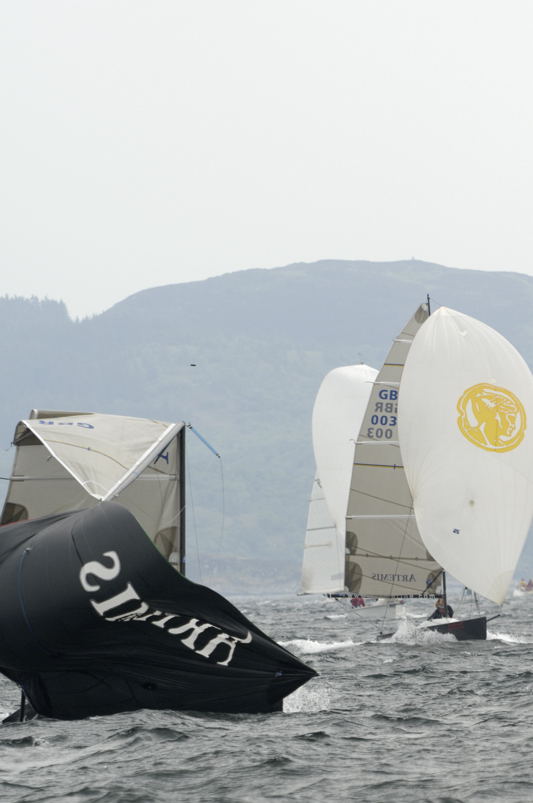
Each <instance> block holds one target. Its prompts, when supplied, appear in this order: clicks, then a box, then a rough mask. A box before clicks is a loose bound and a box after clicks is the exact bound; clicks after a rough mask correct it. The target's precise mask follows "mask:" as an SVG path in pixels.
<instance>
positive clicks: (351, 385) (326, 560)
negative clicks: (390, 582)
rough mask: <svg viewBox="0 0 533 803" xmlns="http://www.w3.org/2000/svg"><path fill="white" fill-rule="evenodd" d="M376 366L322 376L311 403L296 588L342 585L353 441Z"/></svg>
mask: <svg viewBox="0 0 533 803" xmlns="http://www.w3.org/2000/svg"><path fill="white" fill-rule="evenodd" d="M376 374H377V371H376V370H375V369H374V368H370V366H368V365H363V364H361V365H346V366H342V367H340V368H335V369H334V370H333V371H330V372H329V373H328V374H327V375H326V376H325V377H324V379H323V381H322V384H321V385H320V388H319V390H318V393H317V397H316V399H315V404H314V407H313V418H312V434H313V450H314V454H315V462H316V474H315V479H314V482H313V488H312V492H311V499H310V502H309V512H308V518H307V530H306V537H305V546H304V557H303V571H302V591H303V592H305V593H309V594H312V593H322V594H327V593H335V592H338V591H343V590H344V549H345V543H344V542H345V521H346V519H345V516H346V506H347V503H348V491H349V487H350V476H351V472H352V464H353V453H354V444H355V439H356V438H357V434H358V432H359V428H360V426H361V421H362V418H363V415H364V412H365V409H366V406H367V403H368V397H369V394H370V391H371V388H372V382H373V381H374V379H375V377H376Z"/></svg>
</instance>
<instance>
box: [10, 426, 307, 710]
mask: <svg viewBox="0 0 533 803" xmlns="http://www.w3.org/2000/svg"><path fill="white" fill-rule="evenodd" d="M111 419H112V420H111ZM152 424H156V427H155V429H153V428H152V427H151V425H152ZM185 429H186V427H185V425H183V424H170V425H169V424H164V423H162V422H146V421H144V420H143V419H126V420H122V418H121V417H120V416H100V415H97V414H93V415H91V414H81V415H77V414H67V413H65V414H59V415H58V414H55V415H54V414H50V413H48V414H47V415H45V416H43V415H39V413H38V411H36V414H35V418H32V419H28V420H27V421H24V422H21V423H20V424H19V425H18V427H17V432H16V438H15V442H16V443H17V454H16V457H15V467H14V471H13V476H12V478H11V483H10V488H9V491H8V497H7V501H6V504H5V506H4V511H3V521H4V522H5V521H6V520H8V519H10V520H11V521H12V523H10V524H6V526H3V527H2V528H1V529H0V626H1V629H2V641H1V643H0V667H1V669H0V671H2V672H3V674H5V675H6V676H7V677H9V678H10V679H11V680H13V681H15V682H16V683H18V684H19V685H20V686H21V688H22V689H23V691H24V693H25V695H26V696H27V698H28V700H29V702H30V703H31V706H32V708H33V710H34V711H35V712H37V713H38V714H41V715H44V716H49V717H55V718H59V719H75V718H80V717H86V716H93V715H98V714H113V713H117V712H121V711H130V710H134V709H138V708H155V709H164V708H170V709H176V710H197V711H218V712H267V711H275V710H280V709H281V704H282V700H283V698H284V697H285V696H286V695H287V694H290V693H291V692H292V691H294V690H295V689H297V688H298V687H299V686H301V685H302V684H303V683H305V682H306V681H307V680H309V679H310V678H311V677H313V676H314V675H315V672H314V671H313V670H312V669H310V668H309V667H307V666H306V665H305V664H303V663H302V662H301V661H299V660H298V659H297V658H295V657H294V656H293V655H291V654H290V653H289V652H288V651H287V650H285V649H284V648H283V647H281V646H279V645H278V644H276V643H275V642H274V641H272V639H270V638H269V637H268V636H266V635H265V634H264V633H262V632H261V630H260V629H259V628H257V627H256V626H255V625H253V624H252V623H251V622H249V621H248V620H247V619H246V617H245V616H243V614H241V613H240V612H239V611H238V610H237V609H236V608H235V607H234V606H233V605H231V603H229V602H228V601H227V600H225V599H224V598H223V597H222V596H220V595H219V594H217V593H216V592H214V591H212V590H210V589H208V588H206V587H204V586H200V585H197V584H195V583H192V582H191V581H189V580H187V579H185V577H184V576H183V575H182V574H181V573H179V572H178V571H176V569H175V568H174V567H175V566H180V565H182V566H183V553H184V548H185V529H184V525H185V517H184V506H185V496H184V448H185V447H184V434H185ZM136 431H137V437H135V433H136ZM106 433H107V434H106ZM111 433H114V434H111ZM92 436H94V437H92ZM32 455H34V459H33V458H32ZM132 486H135V487H134V488H132ZM112 498H116V499H118V500H119V502H120V504H117V503H116V502H111V501H108V500H110V499H112ZM127 507H129V508H130V510H128V509H127ZM43 509H44V510H43ZM43 513H44V514H47V515H44V516H43ZM30 516H31V518H30V520H27V519H28V517H30ZM34 516H41V517H40V518H33V517H34ZM139 519H142V521H143V524H144V522H147V523H148V526H147V528H146V530H145V528H144V526H141V524H140V522H139ZM169 559H170V561H169Z"/></svg>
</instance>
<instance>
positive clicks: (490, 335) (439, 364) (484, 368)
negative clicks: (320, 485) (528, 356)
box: [399, 307, 533, 603]
mask: <svg viewBox="0 0 533 803" xmlns="http://www.w3.org/2000/svg"><path fill="white" fill-rule="evenodd" d="M399 421H400V445H401V452H402V456H403V460H404V466H405V472H406V475H407V479H408V482H409V486H410V488H411V491H412V494H413V501H414V509H415V513H416V519H417V522H418V527H419V530H420V533H421V536H422V539H423V541H424V543H425V545H426V547H427V549H428V550H430V552H431V553H432V554H433V555H434V556H435V558H436V559H437V560H438V561H439V562H440V563H441V564H442V566H443V567H444V568H445V569H446V571H447V572H450V573H451V574H452V575H454V576H455V577H456V578H457V579H458V580H460V581H461V582H462V583H464V584H465V585H466V586H468V587H469V588H472V589H473V590H475V591H477V592H478V593H480V594H482V595H483V596H485V597H487V598H488V599H490V600H492V601H493V602H496V603H501V602H502V601H503V599H504V598H505V594H506V591H507V588H508V585H509V583H510V581H511V579H512V576H513V572H514V570H515V567H516V564H517V562H518V559H519V557H520V552H521V550H522V546H523V544H524V541H525V538H526V536H527V532H528V529H529V526H530V523H531V518H532V515H533V432H532V426H533V378H532V376H531V371H530V370H529V368H528V366H527V364H526V363H525V361H524V360H523V359H522V357H521V356H520V354H519V353H518V352H517V351H516V349H515V348H514V347H513V346H512V345H511V344H510V343H509V342H508V341H507V340H506V339H505V338H504V337H502V335H500V334H499V333H498V332H496V331H495V330H494V329H491V328H490V327H489V326H487V325H485V324H483V323H481V322H480V321H477V320H475V319H474V318H471V317H469V316H467V315H463V314H461V313H459V312H455V311H454V310H450V309H447V308H445V307H441V308H440V309H439V310H437V312H435V313H434V314H433V315H431V317H430V318H429V319H428V320H427V321H426V323H425V324H424V325H423V327H422V328H421V329H420V331H419V332H418V334H417V336H416V338H415V340H414V342H413V345H412V346H411V349H410V351H409V356H408V358H407V361H406V365H405V369H404V372H403V376H402V383H401V392H400V403H399Z"/></svg>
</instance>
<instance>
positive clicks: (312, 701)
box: [283, 684, 331, 714]
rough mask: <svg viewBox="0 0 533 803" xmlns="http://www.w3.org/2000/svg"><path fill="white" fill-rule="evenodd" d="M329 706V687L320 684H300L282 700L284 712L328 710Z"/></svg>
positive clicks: (296, 712)
mask: <svg viewBox="0 0 533 803" xmlns="http://www.w3.org/2000/svg"><path fill="white" fill-rule="evenodd" d="M330 708H331V702H330V694H329V689H328V688H327V687H325V686H323V685H320V684H314V685H309V686H300V688H299V689H296V691H295V692H293V693H292V694H289V696H288V697H286V698H285V699H284V700H283V713H284V714H299V713H301V712H303V711H305V712H308V711H310V712H313V711H328V710H329V709H330Z"/></svg>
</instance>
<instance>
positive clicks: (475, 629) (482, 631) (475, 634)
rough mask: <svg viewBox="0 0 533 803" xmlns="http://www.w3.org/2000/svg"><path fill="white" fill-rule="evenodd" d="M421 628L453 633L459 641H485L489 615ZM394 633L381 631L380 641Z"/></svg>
mask: <svg viewBox="0 0 533 803" xmlns="http://www.w3.org/2000/svg"><path fill="white" fill-rule="evenodd" d="M420 630H436V631H437V633H442V634H443V635H447V634H449V633H451V635H452V636H455V638H456V639H457V641H485V640H486V638H487V617H486V616H476V618H475V619H460V620H458V621H457V622H448V623H446V624H442V625H431V626H430V627H424V628H420ZM394 635H395V634H394V633H380V635H379V636H378V641H384V640H385V639H389V638H392V636H394Z"/></svg>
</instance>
